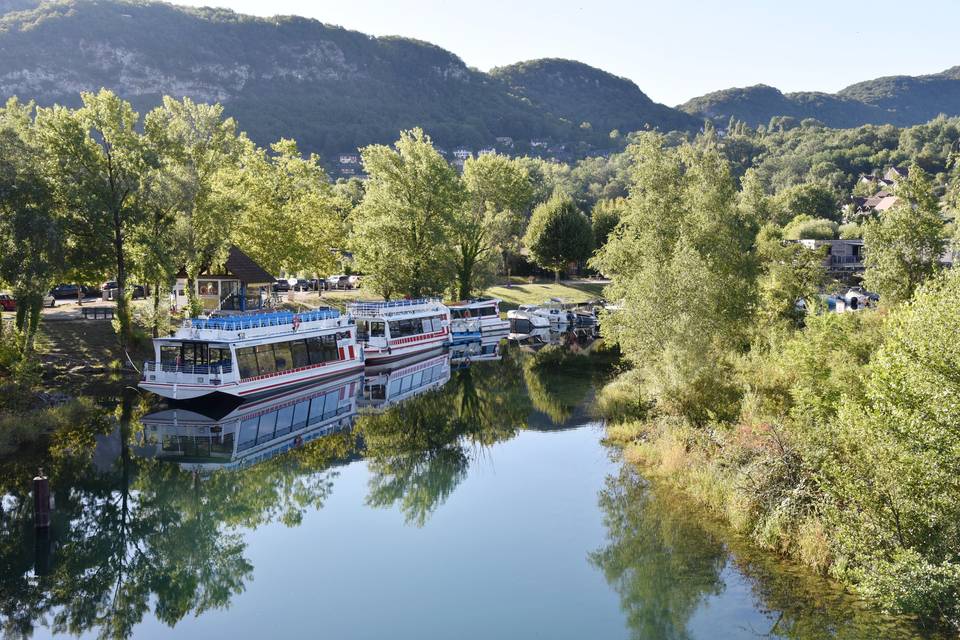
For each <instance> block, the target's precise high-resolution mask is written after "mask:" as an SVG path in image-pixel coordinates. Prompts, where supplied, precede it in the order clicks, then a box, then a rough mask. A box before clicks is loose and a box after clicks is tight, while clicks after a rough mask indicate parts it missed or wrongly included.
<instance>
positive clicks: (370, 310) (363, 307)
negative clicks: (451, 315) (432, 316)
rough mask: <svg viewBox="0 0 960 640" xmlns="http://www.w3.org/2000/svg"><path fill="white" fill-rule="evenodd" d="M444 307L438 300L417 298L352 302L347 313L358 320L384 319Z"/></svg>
mask: <svg viewBox="0 0 960 640" xmlns="http://www.w3.org/2000/svg"><path fill="white" fill-rule="evenodd" d="M438 307H442V308H444V309H445V308H446V307H444V305H443V303H442V302H440V300H438V299H436V298H416V299H413V300H388V301H379V302H351V303H350V304H348V305H347V312H348V313H350V314H353V315H354V316H356V317H358V318H383V317H387V316H396V315H404V314H416V313H420V312H427V311H436V310H437V308H438Z"/></svg>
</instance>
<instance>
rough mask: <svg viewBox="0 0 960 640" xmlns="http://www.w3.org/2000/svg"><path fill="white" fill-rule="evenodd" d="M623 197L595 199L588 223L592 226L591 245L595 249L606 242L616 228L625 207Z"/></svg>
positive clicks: (625, 203) (625, 202)
mask: <svg viewBox="0 0 960 640" xmlns="http://www.w3.org/2000/svg"><path fill="white" fill-rule="evenodd" d="M626 205H627V201H626V199H625V198H614V199H612V200H606V199H604V200H597V203H596V204H595V205H593V210H592V211H591V212H590V224H591V225H592V226H593V246H594V247H595V248H597V249H599V248H600V247H602V246H603V245H605V244H607V239H608V238H609V237H610V234H611V233H613V230H614V229H616V228H617V224H618V223H619V222H620V218H621V217H622V216H623V211H624V209H625V208H626Z"/></svg>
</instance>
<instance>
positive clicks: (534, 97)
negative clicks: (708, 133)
mask: <svg viewBox="0 0 960 640" xmlns="http://www.w3.org/2000/svg"><path fill="white" fill-rule="evenodd" d="M490 74H491V75H492V76H493V77H495V78H498V79H500V80H502V81H503V82H505V83H506V84H507V85H509V87H510V90H511V91H512V92H513V93H514V94H516V95H519V96H523V97H524V98H526V99H527V100H529V101H530V102H531V103H532V104H533V105H534V106H535V107H537V108H538V109H542V110H543V111H544V112H546V113H548V114H550V115H553V116H556V117H559V118H562V119H564V120H568V121H570V122H573V123H574V124H577V125H583V126H584V128H587V126H589V128H590V129H593V130H594V131H596V132H599V133H602V134H604V135H606V134H609V133H610V132H611V131H613V130H614V129H617V130H619V131H620V132H621V133H624V134H625V133H629V132H631V131H638V130H641V129H644V128H645V127H647V126H649V125H651V124H653V125H656V126H658V127H659V128H660V129H663V130H667V131H670V130H681V131H682V130H690V129H698V128H700V127H701V126H702V124H703V122H702V120H701V119H700V118H695V117H692V116H690V115H688V114H686V113H684V112H682V111H679V110H677V109H671V108H670V107H667V106H664V105H662V104H657V103H656V102H654V101H653V100H651V99H650V98H648V97H647V95H646V94H645V93H643V91H641V90H640V88H639V87H637V85H636V84H634V83H633V82H632V81H630V80H628V79H626V78H619V77H617V76H614V75H611V74H609V73H607V72H606V71H601V70H600V69H595V68H593V67H590V66H588V65H585V64H583V63H582V62H574V61H572V60H560V59H556V58H550V59H543V60H531V61H529V62H518V63H516V64H512V65H509V66H506V67H499V68H496V69H493V70H492V71H491V72H490Z"/></svg>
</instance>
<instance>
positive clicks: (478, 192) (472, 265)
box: [454, 154, 533, 300]
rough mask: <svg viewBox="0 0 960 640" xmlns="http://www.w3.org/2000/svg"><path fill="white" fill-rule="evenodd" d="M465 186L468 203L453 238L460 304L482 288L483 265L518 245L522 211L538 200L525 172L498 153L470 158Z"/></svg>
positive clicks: (522, 168) (464, 169) (464, 180)
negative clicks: (532, 200)
mask: <svg viewBox="0 0 960 640" xmlns="http://www.w3.org/2000/svg"><path fill="white" fill-rule="evenodd" d="M463 183H464V186H465V187H466V190H467V203H466V207H465V208H464V211H463V214H462V215H461V216H460V217H459V219H458V220H457V224H456V230H455V234H454V243H455V248H456V259H457V293H458V295H459V297H460V299H461V300H462V299H465V298H468V297H470V294H471V293H472V292H473V291H475V290H476V289H478V288H480V286H479V285H480V284H481V283H480V282H479V277H478V271H481V270H482V267H483V266H484V264H483V263H484V262H490V261H492V260H495V259H497V258H499V257H500V256H502V255H504V254H505V253H506V252H507V251H509V250H510V249H512V248H513V247H514V246H515V245H516V244H517V242H516V240H517V238H518V236H519V235H520V230H521V227H522V225H523V217H522V215H521V212H522V211H523V210H524V209H525V208H526V207H527V206H528V204H529V202H530V199H531V198H532V196H533V188H532V186H531V184H530V178H529V175H528V174H527V170H526V168H525V167H523V166H522V165H520V164H519V163H517V162H514V161H513V160H511V159H510V158H508V157H506V156H502V155H499V154H488V155H483V156H479V157H478V158H470V159H468V160H467V162H466V163H465V164H464V167H463Z"/></svg>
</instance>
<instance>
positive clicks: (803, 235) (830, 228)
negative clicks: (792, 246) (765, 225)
mask: <svg viewBox="0 0 960 640" xmlns="http://www.w3.org/2000/svg"><path fill="white" fill-rule="evenodd" d="M838 230H839V225H837V223H836V222H834V221H833V220H827V219H826V218H812V217H810V216H808V215H806V214H800V215H798V216H796V217H795V218H794V219H793V220H791V221H790V223H789V224H787V226H785V227H784V228H783V237H784V238H785V239H787V240H833V239H834V238H836V237H837V233H838Z"/></svg>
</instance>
